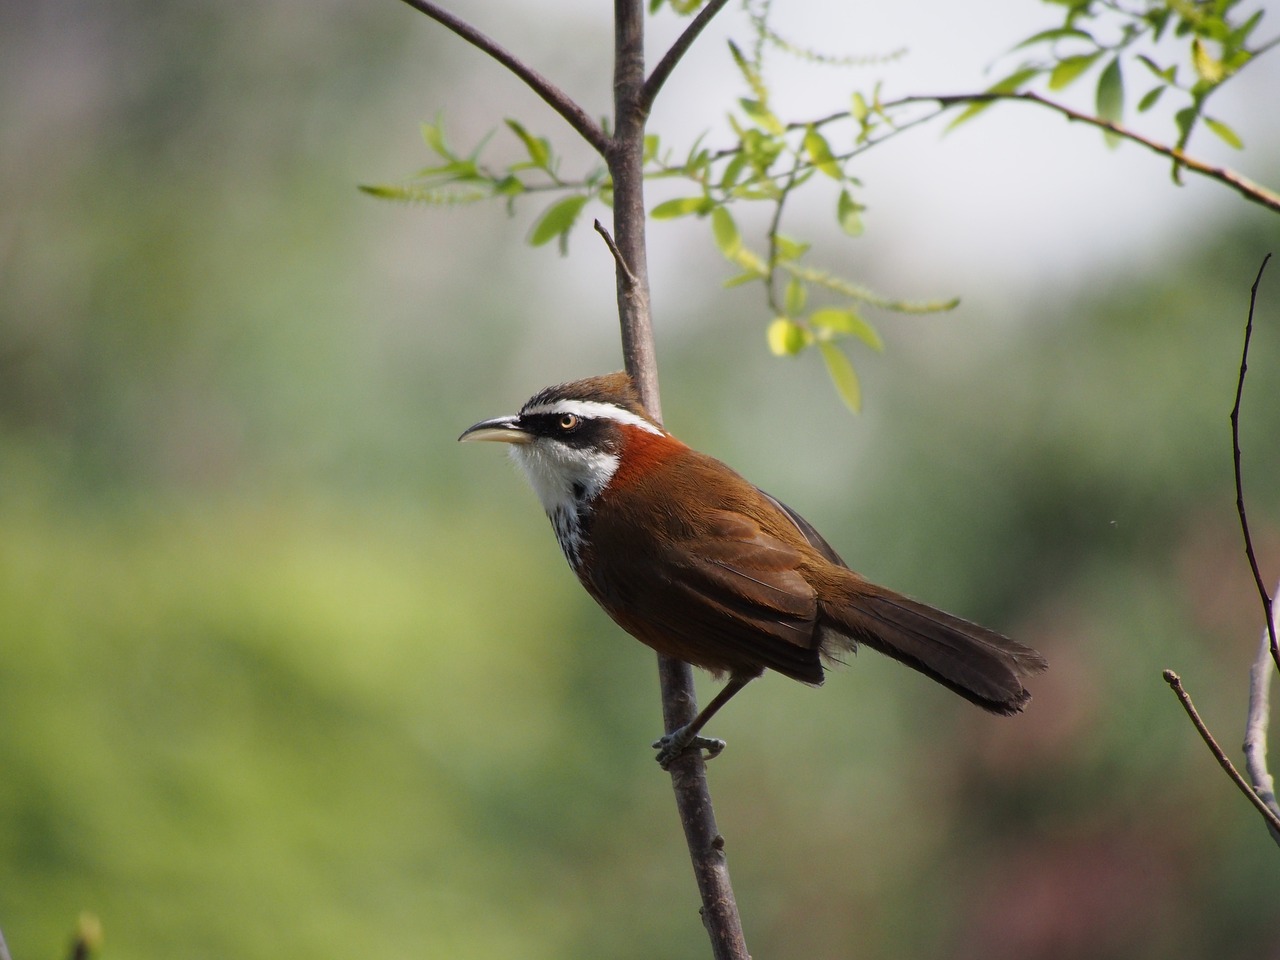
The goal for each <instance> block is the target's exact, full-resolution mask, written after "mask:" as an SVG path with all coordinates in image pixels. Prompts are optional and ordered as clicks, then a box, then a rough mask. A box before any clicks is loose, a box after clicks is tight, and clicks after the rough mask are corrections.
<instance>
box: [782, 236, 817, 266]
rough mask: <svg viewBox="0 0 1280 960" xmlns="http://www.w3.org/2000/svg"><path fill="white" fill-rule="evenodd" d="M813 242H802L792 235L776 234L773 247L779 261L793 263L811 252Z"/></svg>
mask: <svg viewBox="0 0 1280 960" xmlns="http://www.w3.org/2000/svg"><path fill="white" fill-rule="evenodd" d="M810 246H812V244H808V243H802V242H801V241H799V240H792V239H791V238H790V237H784V236H783V235H782V234H780V233H777V234H774V237H773V247H774V256H775V257H776V258H777V262H778V263H793V262H795V261H796V260H799V259H800V258H801V257H803V256H804V255H805V254H806V253H808V252H809V247H810Z"/></svg>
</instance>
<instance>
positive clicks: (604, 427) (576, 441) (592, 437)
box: [520, 412, 617, 449]
mask: <svg viewBox="0 0 1280 960" xmlns="http://www.w3.org/2000/svg"><path fill="white" fill-rule="evenodd" d="M567 417H573V418H574V420H575V421H576V422H575V424H574V425H573V426H572V427H571V428H569V429H565V426H564V421H565V419H566V418H567ZM520 426H522V427H524V429H526V430H528V431H529V432H530V433H532V434H533V435H534V436H538V437H548V438H551V439H554V440H559V441H560V442H561V443H565V444H568V445H569V446H571V447H596V448H598V449H612V448H613V447H614V446H616V442H617V441H616V439H615V437H614V434H615V433H616V431H617V425H616V424H614V423H613V422H612V421H610V420H607V419H605V418H603V417H584V416H580V415H578V414H576V413H567V412H561V413H526V414H522V415H521V417H520Z"/></svg>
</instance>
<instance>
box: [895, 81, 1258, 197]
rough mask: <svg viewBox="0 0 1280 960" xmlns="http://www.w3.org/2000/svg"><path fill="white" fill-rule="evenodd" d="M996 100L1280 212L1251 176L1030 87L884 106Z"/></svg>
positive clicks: (951, 104) (902, 100)
mask: <svg viewBox="0 0 1280 960" xmlns="http://www.w3.org/2000/svg"><path fill="white" fill-rule="evenodd" d="M997 100H1021V101H1023V102H1024V103H1035V104H1039V105H1040V106H1042V107H1048V108H1049V109H1050V110H1054V111H1056V112H1058V113H1060V114H1062V115H1063V116H1064V117H1066V118H1067V119H1068V120H1076V121H1079V122H1080V123H1087V124H1089V125H1090V126H1093V127H1097V128H1098V129H1099V130H1105V131H1106V132H1108V133H1113V134H1115V135H1116V136H1117V137H1120V138H1121V139H1124V140H1131V141H1133V142H1134V143H1137V144H1140V145H1141V146H1143V147H1146V148H1147V149H1148V150H1151V151H1152V152H1154V153H1158V154H1160V155H1161V156H1164V157H1168V158H1169V159H1171V160H1173V161H1174V162H1175V163H1177V164H1178V165H1179V166H1180V167H1184V168H1186V169H1187V170H1190V171H1192V172H1193V173H1198V174H1200V175H1201V176H1205V177H1208V178H1209V179H1210V180H1217V181H1218V182H1219V183H1223V184H1226V185H1227V186H1228V187H1230V188H1231V189H1232V190H1235V191H1236V192H1237V193H1239V194H1240V195H1241V196H1243V197H1244V198H1245V199H1246V200H1249V201H1252V202H1253V203H1257V204H1261V205H1262V206H1264V207H1267V208H1269V209H1271V210H1274V211H1276V212H1278V213H1280V194H1278V193H1276V192H1275V191H1272V190H1268V189H1267V188H1266V187H1263V186H1261V185H1260V184H1257V183H1254V182H1253V181H1252V180H1250V179H1249V178H1247V177H1245V176H1243V175H1241V174H1239V173H1236V171H1234V170H1232V169H1230V168H1228V167H1217V166H1214V165H1213V164H1210V163H1206V162H1204V161H1203V160H1197V159H1195V158H1194V157H1190V156H1188V155H1187V154H1185V153H1183V151H1181V150H1179V149H1178V148H1177V147H1171V146H1169V145H1167V144H1163V143H1160V142H1159V141H1157V140H1152V139H1150V138H1149V137H1144V136H1143V135H1142V134H1140V133H1137V132H1136V131H1133V130H1130V129H1129V128H1128V127H1124V126H1121V125H1120V124H1118V123H1113V122H1112V121H1110V120H1104V119H1102V118H1101V117H1095V116H1091V115H1090V114H1087V113H1081V112H1080V111H1079V110H1073V109H1071V108H1070V107H1068V106H1066V105H1065V104H1061V103H1057V102H1056V101H1054V100H1050V99H1049V98H1048V97H1042V96H1041V95H1040V94H1038V93H1036V92H1034V91H1031V90H1023V91H1021V92H1015V93H993V92H984V93H957V94H936V95H919V96H910V97H901V98H899V99H897V100H893V101H890V102H888V103H885V104H884V105H883V106H884V108H885V109H889V108H891V107H896V106H901V105H905V104H909V103H936V104H939V105H940V106H943V107H954V106H959V105H961V104H974V103H994V102H995V101H997Z"/></svg>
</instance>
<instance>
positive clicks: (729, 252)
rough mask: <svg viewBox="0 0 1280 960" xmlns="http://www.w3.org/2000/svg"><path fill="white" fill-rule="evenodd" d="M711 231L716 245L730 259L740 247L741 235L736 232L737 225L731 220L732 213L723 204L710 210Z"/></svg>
mask: <svg viewBox="0 0 1280 960" xmlns="http://www.w3.org/2000/svg"><path fill="white" fill-rule="evenodd" d="M711 233H712V236H713V237H715V241H716V246H717V247H719V248H720V252H721V253H722V254H724V255H725V257H727V258H728V259H730V260H732V259H733V258H734V257H735V256H737V254H738V251H739V250H741V249H742V235H741V234H740V233H738V225H737V224H736V223H734V222H733V214H731V213H730V212H729V211H728V209H726V208H725V207H723V206H719V207H715V208H713V209H712V211H711Z"/></svg>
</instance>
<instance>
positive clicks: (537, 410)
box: [520, 400, 662, 436]
mask: <svg viewBox="0 0 1280 960" xmlns="http://www.w3.org/2000/svg"><path fill="white" fill-rule="evenodd" d="M520 413H521V415H522V416H523V415H525V414H533V415H537V414H543V413H572V414H573V415H574V416H578V417H583V418H585V419H592V418H596V419H601V420H612V421H613V422H614V423H625V424H627V425H628V426H632V427H639V428H640V429H641V430H647V431H648V432H649V433H656V434H657V435H658V436H662V430H661V429H660V428H658V427H655V426H654V425H653V424H652V423H650V422H649V421H648V420H646V419H645V418H644V417H642V416H639V415H638V414H634V413H632V412H631V411H630V410H623V409H622V408H621V407H617V406H614V405H613V404H612V403H600V402H599V401H597V400H556V401H554V402H552V403H540V404H538V405H537V406H536V407H526V408H525V409H523V410H521V411H520Z"/></svg>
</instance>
